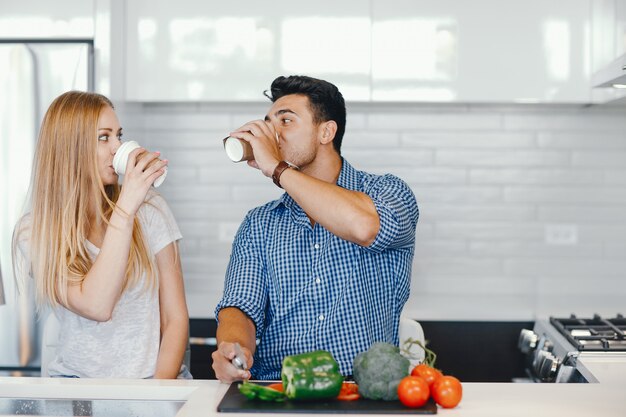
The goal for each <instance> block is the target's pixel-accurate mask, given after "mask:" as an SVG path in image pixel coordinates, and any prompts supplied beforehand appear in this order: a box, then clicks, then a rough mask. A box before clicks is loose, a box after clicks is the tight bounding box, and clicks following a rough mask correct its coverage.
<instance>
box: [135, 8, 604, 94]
mask: <svg viewBox="0 0 626 417" xmlns="http://www.w3.org/2000/svg"><path fill="white" fill-rule="evenodd" d="M590 1H593V0H568V1H567V2H566V3H564V2H563V1H562V0H525V1H513V0H473V1H460V0H369V1H366V0H343V1H335V0H318V1H316V2H304V1H294V2H288V3H284V4H282V3H276V4H273V3H272V4H270V3H267V2H256V1H229V2H206V1H201V0H177V1H175V2H169V1H153V0H132V1H127V2H126V6H125V7H126V13H125V14H126V16H125V19H126V28H125V29H126V31H125V32H126V33H125V35H126V38H127V41H126V46H125V47H126V50H125V72H126V77H125V79H126V85H125V98H126V99H127V100H130V101H259V100H263V96H262V92H263V90H265V89H267V88H268V87H269V85H270V83H271V81H272V80H273V79H274V78H275V77H276V76H278V75H290V74H306V75H311V76H314V77H319V78H324V79H327V80H329V81H331V82H333V83H335V84H337V85H338V86H339V87H340V89H341V90H342V91H343V92H344V95H345V96H346V99H347V100H350V101H376V102H385V101H392V102H398V101H403V102H406V101H410V102H490V103H498V102H506V103H514V102H540V103H586V102H589V101H590V97H591V89H590V73H591V58H590V54H591V51H590V33H589V26H590V3H589V2H590ZM279 5H280V6H279Z"/></svg>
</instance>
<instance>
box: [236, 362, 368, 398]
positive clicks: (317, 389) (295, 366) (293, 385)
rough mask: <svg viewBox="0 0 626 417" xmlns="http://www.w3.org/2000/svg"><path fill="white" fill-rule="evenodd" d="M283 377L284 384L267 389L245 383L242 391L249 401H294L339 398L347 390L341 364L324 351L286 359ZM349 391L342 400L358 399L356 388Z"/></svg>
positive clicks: (241, 386)
mask: <svg viewBox="0 0 626 417" xmlns="http://www.w3.org/2000/svg"><path fill="white" fill-rule="evenodd" d="M281 377H282V381H283V382H282V384H278V383H276V384H271V385H270V386H264V385H259V384H255V383H252V382H248V381H244V382H243V384H239V385H238V388H239V391H240V392H241V393H242V394H243V395H244V396H245V397H246V398H248V399H251V400H253V399H259V400H264V401H284V400H285V399H286V398H289V399H291V400H317V399H323V398H337V396H338V395H339V393H340V391H342V388H343V376H342V375H341V373H340V372H339V365H338V364H337V361H335V359H334V358H333V356H332V355H331V354H330V353H329V352H327V351H324V350H318V351H314V352H308V353H303V354H301V355H292V356H287V357H285V358H284V359H283V365H282V371H281ZM352 385H354V384H352ZM346 389H347V388H346ZM346 389H344V395H343V396H342V399H355V398H358V392H355V391H357V389H356V388H352V387H351V388H350V389H349V391H350V392H348V391H346ZM344 397H347V398H344Z"/></svg>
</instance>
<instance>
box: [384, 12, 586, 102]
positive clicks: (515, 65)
mask: <svg viewBox="0 0 626 417" xmlns="http://www.w3.org/2000/svg"><path fill="white" fill-rule="evenodd" d="M588 15H589V2H588V0H571V1H568V2H567V5H566V6H565V5H564V3H563V2H562V1H557V0H526V1H522V2H519V1H502V0H474V1H456V0H372V26H373V27H372V99H373V100H374V101H388V100H389V101H459V102H588V101H589V99H590V88H589V68H588V65H589V59H588V54H589V48H588V47H587V46H586V45H588V43H589V39H588V34H587V32H586V30H587V27H588V24H589V17H588Z"/></svg>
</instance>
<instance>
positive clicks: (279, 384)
mask: <svg viewBox="0 0 626 417" xmlns="http://www.w3.org/2000/svg"><path fill="white" fill-rule="evenodd" d="M267 387H268V388H271V389H275V390H276V391H280V392H283V384H282V382H276V383H274V384H269V385H268V386H267Z"/></svg>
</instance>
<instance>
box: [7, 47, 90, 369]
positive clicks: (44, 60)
mask: <svg viewBox="0 0 626 417" xmlns="http://www.w3.org/2000/svg"><path fill="white" fill-rule="evenodd" d="M93 68H94V65H93V41H92V40H89V39H54V40H45V39H37V40H20V39H0V375H36V374H38V371H39V367H40V336H41V324H42V319H43V318H40V317H37V315H36V314H35V305H34V297H33V292H32V285H30V284H32V283H30V284H29V283H28V281H27V285H26V286H25V287H24V289H23V290H22V291H17V288H16V284H15V280H14V277H13V267H12V262H11V236H12V233H13V227H14V225H15V223H16V221H17V220H18V219H19V217H21V216H22V215H23V214H24V213H25V212H27V211H28V209H29V207H28V203H29V202H28V188H29V185H30V179H31V168H32V161H33V154H34V149H35V144H36V142H37V135H38V132H39V126H40V124H41V120H42V118H43V115H44V114H45V111H46V109H47V108H48V106H49V105H50V103H51V102H52V100H54V98H55V97H57V96H58V95H60V94H61V93H63V92H65V91H69V90H83V91H93V80H94V77H93ZM29 281H32V280H29Z"/></svg>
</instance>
